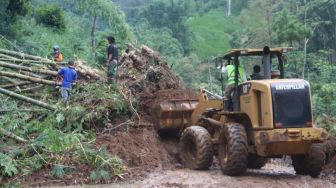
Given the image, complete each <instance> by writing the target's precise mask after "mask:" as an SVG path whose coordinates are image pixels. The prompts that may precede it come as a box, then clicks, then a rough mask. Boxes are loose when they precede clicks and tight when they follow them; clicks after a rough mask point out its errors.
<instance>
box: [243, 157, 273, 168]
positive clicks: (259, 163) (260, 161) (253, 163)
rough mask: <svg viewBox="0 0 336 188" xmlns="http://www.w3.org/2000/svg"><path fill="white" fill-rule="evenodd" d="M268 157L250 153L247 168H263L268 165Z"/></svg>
mask: <svg viewBox="0 0 336 188" xmlns="http://www.w3.org/2000/svg"><path fill="white" fill-rule="evenodd" d="M267 161H268V159H267V158H266V157H260V156H258V155H255V154H250V155H248V157H247V168H251V169H261V168H262V167H263V166H265V165H266V163H267Z"/></svg>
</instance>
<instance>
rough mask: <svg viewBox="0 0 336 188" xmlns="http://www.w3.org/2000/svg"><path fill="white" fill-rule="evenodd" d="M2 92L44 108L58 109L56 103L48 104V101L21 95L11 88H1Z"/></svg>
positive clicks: (0, 91)
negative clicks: (10, 89)
mask: <svg viewBox="0 0 336 188" xmlns="http://www.w3.org/2000/svg"><path fill="white" fill-rule="evenodd" d="M0 93H1V94H4V95H7V96H9V97H12V98H15V99H18V100H22V101H25V102H27V103H30V104H34V105H37V106H40V107H42V108H46V109H48V110H56V106H54V105H50V104H47V103H45V102H42V101H38V100H35V99H32V98H29V97H26V96H23V95H19V94H17V93H14V92H12V91H9V90H6V89H3V88H0Z"/></svg>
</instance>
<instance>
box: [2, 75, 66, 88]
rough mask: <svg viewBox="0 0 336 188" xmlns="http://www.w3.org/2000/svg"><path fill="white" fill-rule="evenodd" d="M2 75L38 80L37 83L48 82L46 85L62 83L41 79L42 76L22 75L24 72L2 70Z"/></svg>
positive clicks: (59, 84) (32, 80)
mask: <svg viewBox="0 0 336 188" xmlns="http://www.w3.org/2000/svg"><path fill="white" fill-rule="evenodd" d="M0 76H7V77H11V78H18V79H21V80H27V81H31V82H36V83H40V84H46V85H52V86H61V85H62V84H61V83H58V82H55V81H50V80H45V79H41V78H34V77H31V76H25V75H22V74H17V73H11V72H5V71H0Z"/></svg>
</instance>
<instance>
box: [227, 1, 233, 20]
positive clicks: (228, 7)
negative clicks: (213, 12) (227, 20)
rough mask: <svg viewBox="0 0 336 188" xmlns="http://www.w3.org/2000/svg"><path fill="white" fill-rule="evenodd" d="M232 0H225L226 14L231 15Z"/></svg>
mask: <svg viewBox="0 0 336 188" xmlns="http://www.w3.org/2000/svg"><path fill="white" fill-rule="evenodd" d="M231 9H232V1H231V0H227V16H231Z"/></svg>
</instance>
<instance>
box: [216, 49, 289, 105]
mask: <svg viewBox="0 0 336 188" xmlns="http://www.w3.org/2000/svg"><path fill="white" fill-rule="evenodd" d="M291 49H292V48H269V47H268V46H265V47H264V48H262V49H233V50H231V51H230V52H228V53H226V54H225V55H224V56H223V59H224V61H227V64H228V65H235V73H236V74H235V79H234V80H235V87H234V88H235V89H234V92H233V94H232V95H233V96H232V101H231V106H230V107H229V109H231V111H239V110H240V100H239V99H240V93H241V91H243V89H244V88H242V85H243V84H239V83H238V80H239V77H238V76H239V71H238V66H239V61H240V60H242V61H244V59H250V60H251V59H253V60H252V62H253V61H254V63H257V65H259V66H260V67H262V71H261V72H262V78H263V79H264V80H271V79H284V78H285V72H284V65H285V64H287V62H286V53H287V52H288V51H289V50H291ZM249 63H250V62H247V64H249ZM245 65H246V64H245ZM252 67H253V64H252V63H250V66H245V71H247V69H246V68H249V69H250V70H252ZM222 85H223V84H222Z"/></svg>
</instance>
